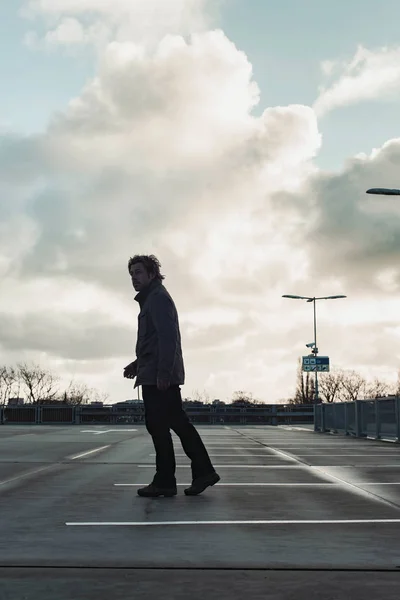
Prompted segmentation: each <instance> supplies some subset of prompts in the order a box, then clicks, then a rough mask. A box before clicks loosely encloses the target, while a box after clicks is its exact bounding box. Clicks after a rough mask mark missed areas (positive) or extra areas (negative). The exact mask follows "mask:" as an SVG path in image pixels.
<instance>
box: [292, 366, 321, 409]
mask: <svg viewBox="0 0 400 600" xmlns="http://www.w3.org/2000/svg"><path fill="white" fill-rule="evenodd" d="M314 401H315V384H314V373H312V372H310V371H306V372H304V371H303V366H302V359H301V358H299V360H298V367H297V383H296V391H295V395H294V398H290V399H289V404H312V403H313V402H314Z"/></svg>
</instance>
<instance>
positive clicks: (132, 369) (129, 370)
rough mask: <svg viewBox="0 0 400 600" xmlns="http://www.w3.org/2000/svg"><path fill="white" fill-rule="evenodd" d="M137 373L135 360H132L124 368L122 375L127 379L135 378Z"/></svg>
mask: <svg viewBox="0 0 400 600" xmlns="http://www.w3.org/2000/svg"><path fill="white" fill-rule="evenodd" d="M136 375H137V362H136V361H134V362H132V363H130V364H129V365H127V366H126V367H125V369H124V377H126V378H127V379H135V377H136Z"/></svg>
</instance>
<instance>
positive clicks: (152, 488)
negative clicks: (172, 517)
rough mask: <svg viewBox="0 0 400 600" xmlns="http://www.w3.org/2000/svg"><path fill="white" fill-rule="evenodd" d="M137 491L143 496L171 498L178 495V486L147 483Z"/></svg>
mask: <svg viewBox="0 0 400 600" xmlns="http://www.w3.org/2000/svg"><path fill="white" fill-rule="evenodd" d="M137 493H138V495H139V496H142V497H143V498H158V497H159V496H165V497H166V498H171V497H172V496H176V494H177V493H178V490H177V488H176V486H174V487H168V488H165V487H159V486H157V485H156V484H155V483H150V485H147V486H146V487H143V488H139V489H138V491H137Z"/></svg>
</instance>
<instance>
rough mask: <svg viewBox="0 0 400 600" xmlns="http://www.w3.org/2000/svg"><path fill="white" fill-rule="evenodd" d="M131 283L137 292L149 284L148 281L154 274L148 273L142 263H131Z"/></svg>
mask: <svg viewBox="0 0 400 600" xmlns="http://www.w3.org/2000/svg"><path fill="white" fill-rule="evenodd" d="M129 272H130V274H131V279H132V285H133V287H134V288H135V290H136V291H137V292H140V290H143V288H145V287H146V286H148V285H149V283H150V281H152V280H153V279H154V277H155V275H153V274H151V275H148V274H147V271H146V269H145V268H144V266H143V265H142V263H136V264H135V265H132V266H131V268H130V270H129Z"/></svg>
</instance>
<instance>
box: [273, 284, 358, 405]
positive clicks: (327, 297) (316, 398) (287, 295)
mask: <svg viewBox="0 0 400 600" xmlns="http://www.w3.org/2000/svg"><path fill="white" fill-rule="evenodd" d="M282 298H294V299H295V300H307V302H314V348H313V349H312V352H313V354H314V355H315V357H317V354H318V346H317V315H316V301H317V300H336V299H337V298H347V296H322V297H321V298H315V297H313V298H310V297H309V296H293V295H292V294H284V295H283V296H282ZM315 403H316V404H317V403H318V371H317V365H315Z"/></svg>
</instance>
